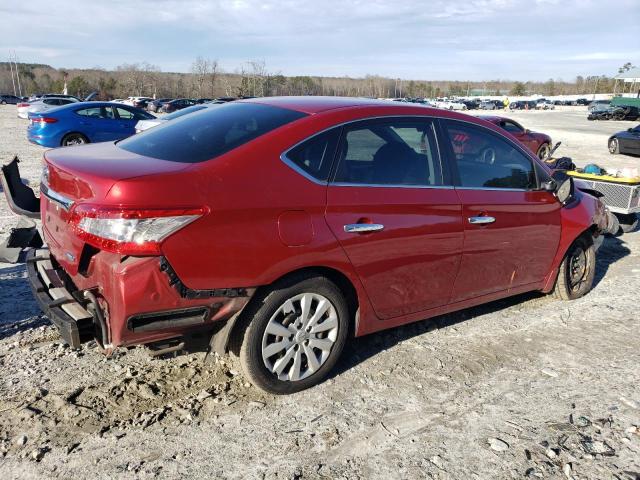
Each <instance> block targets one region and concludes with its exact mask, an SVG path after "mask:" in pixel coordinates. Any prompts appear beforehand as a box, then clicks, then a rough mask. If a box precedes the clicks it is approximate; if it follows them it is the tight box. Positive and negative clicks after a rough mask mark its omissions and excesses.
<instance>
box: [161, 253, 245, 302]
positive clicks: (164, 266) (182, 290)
mask: <svg viewBox="0 0 640 480" xmlns="http://www.w3.org/2000/svg"><path fill="white" fill-rule="evenodd" d="M160 271H162V272H165V273H166V274H167V276H168V277H169V285H171V286H172V287H175V289H176V290H177V291H178V293H179V294H180V296H181V297H182V298H190V299H193V298H213V297H227V298H236V297H248V296H249V294H248V292H247V289H246V288H214V289H212V290H193V289H191V288H188V287H186V286H185V284H184V283H182V281H181V280H180V278H178V274H177V273H176V271H175V270H174V269H173V267H172V266H171V265H170V264H169V262H168V261H167V259H166V258H165V257H162V258H161V259H160Z"/></svg>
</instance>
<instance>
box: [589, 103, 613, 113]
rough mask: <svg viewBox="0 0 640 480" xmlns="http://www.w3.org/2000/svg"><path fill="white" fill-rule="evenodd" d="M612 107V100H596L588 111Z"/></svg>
mask: <svg viewBox="0 0 640 480" xmlns="http://www.w3.org/2000/svg"><path fill="white" fill-rule="evenodd" d="M609 105H611V100H594V101H593V102H591V103H590V104H589V107H588V110H589V111H590V112H591V111H593V110H604V107H608V106H609Z"/></svg>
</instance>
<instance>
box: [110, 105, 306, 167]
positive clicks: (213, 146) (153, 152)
mask: <svg viewBox="0 0 640 480" xmlns="http://www.w3.org/2000/svg"><path fill="white" fill-rule="evenodd" d="M306 116H307V114H306V113H302V112H298V111H295V110H289V109H285V108H279V107H273V106H270V105H261V104H257V103H240V102H238V103H236V102H234V103H227V104H224V105H220V106H219V107H216V108H205V109H203V110H201V111H199V112H195V113H193V114H191V115H185V116H184V117H181V118H176V119H175V120H171V121H170V122H164V125H159V126H157V127H155V128H150V129H149V130H145V131H144V132H142V133H139V134H137V135H134V136H132V137H129V138H127V139H126V140H122V141H120V142H118V144H117V145H118V147H120V148H122V149H124V150H127V151H129V152H132V153H137V154H138V155H144V156H147V157H153V158H158V159H161V160H169V161H173V162H183V163H198V162H204V161H206V160H210V159H212V158H215V157H217V156H220V155H222V154H224V153H227V152H229V151H231V150H233V149H234V148H237V147H239V146H241V145H244V144H245V143H248V142H250V141H252V140H254V139H256V138H258V137H259V136H261V135H264V134H265V133H267V132H270V131H272V130H275V129H276V128H278V127H281V126H283V125H286V124H287V123H291V122H293V121H295V120H298V119H300V118H303V117H306Z"/></svg>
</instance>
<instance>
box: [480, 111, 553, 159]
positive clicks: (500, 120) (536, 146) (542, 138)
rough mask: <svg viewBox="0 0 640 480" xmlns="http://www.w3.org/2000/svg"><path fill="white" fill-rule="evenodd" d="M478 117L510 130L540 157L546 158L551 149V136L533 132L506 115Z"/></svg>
mask: <svg viewBox="0 0 640 480" xmlns="http://www.w3.org/2000/svg"><path fill="white" fill-rule="evenodd" d="M478 118H482V119H483V120H486V121H487V122H490V123H493V124H494V125H497V126H498V127H500V128H502V129H503V130H505V131H507V132H509V133H510V134H511V135H513V136H514V137H516V138H517V139H518V141H519V142H520V143H522V144H523V145H524V146H526V147H527V148H528V149H529V150H531V151H532V152H533V153H535V154H536V156H537V157H538V158H540V159H544V158H545V157H546V156H547V154H548V153H549V150H550V149H551V144H552V142H551V137H550V136H549V135H547V134H546V133H538V132H532V131H531V130H529V129H528V128H524V127H523V126H522V125H520V124H519V123H518V122H516V121H515V120H511V119H510V118H506V117H498V116H493V115H479V116H478Z"/></svg>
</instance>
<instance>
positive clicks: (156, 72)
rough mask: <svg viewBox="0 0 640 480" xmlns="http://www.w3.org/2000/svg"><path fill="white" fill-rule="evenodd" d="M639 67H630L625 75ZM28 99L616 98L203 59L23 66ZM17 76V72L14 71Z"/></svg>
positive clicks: (598, 81) (2, 65)
mask: <svg viewBox="0 0 640 480" xmlns="http://www.w3.org/2000/svg"><path fill="white" fill-rule="evenodd" d="M630 68H633V65H631V64H629V63H627V64H625V65H623V67H621V69H620V70H621V71H626V70H629V69H630ZM18 71H19V74H20V80H21V86H22V92H23V95H29V94H34V93H61V92H62V90H63V88H64V83H65V81H66V82H67V91H68V93H69V94H71V95H76V96H78V97H83V96H86V95H87V94H89V93H90V92H93V91H97V92H98V93H99V97H100V98H101V99H104V100H111V99H114V98H123V97H124V98H126V97H128V96H149V97H153V96H155V97H156V98H163V97H171V98H177V97H193V98H217V97H241V96H273V95H339V96H362V97H375V98H380V97H385V98H397V97H411V98H415V97H424V98H434V97H442V96H468V95H486V96H489V95H532V94H542V95H548V96H551V95H572V94H582V95H589V94H593V93H611V92H612V91H613V88H614V79H613V77H607V76H604V75H602V76H588V77H582V76H577V77H576V78H575V79H574V80H573V81H564V80H561V79H553V78H550V79H549V80H547V81H545V82H533V81H527V82H522V81H508V80H500V79H496V80H491V81H484V82H478V81H427V80H401V79H394V78H388V77H382V76H379V75H367V76H365V77H364V78H350V77H321V76H285V75H282V74H281V73H276V72H271V71H269V69H268V68H267V65H266V63H265V61H264V60H256V61H249V62H246V63H245V64H243V65H242V66H241V67H240V68H238V69H236V70H235V71H233V72H226V71H224V70H223V69H222V67H221V66H220V64H219V62H218V61H217V60H215V59H210V58H204V57H198V58H196V59H195V60H194V61H193V63H192V65H191V71H190V72H188V73H176V72H163V71H161V69H160V68H159V67H158V66H156V65H152V64H149V63H147V62H139V63H125V64H122V65H119V66H118V67H116V69H115V70H105V69H101V68H91V69H62V68H58V69H56V68H53V67H51V66H49V65H43V64H30V63H19V64H18ZM14 72H15V67H14ZM0 93H13V84H12V80H11V70H10V67H9V63H7V62H0Z"/></svg>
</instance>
